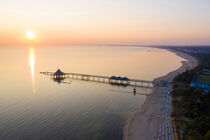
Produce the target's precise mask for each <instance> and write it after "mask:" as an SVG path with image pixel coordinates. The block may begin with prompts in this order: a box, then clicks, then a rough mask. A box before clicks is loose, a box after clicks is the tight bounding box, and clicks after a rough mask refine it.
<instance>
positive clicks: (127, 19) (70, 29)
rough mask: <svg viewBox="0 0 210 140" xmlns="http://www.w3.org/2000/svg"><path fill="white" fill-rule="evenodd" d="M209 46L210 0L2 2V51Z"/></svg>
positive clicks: (5, 0) (21, 0) (0, 34)
mask: <svg viewBox="0 0 210 140" xmlns="http://www.w3.org/2000/svg"><path fill="white" fill-rule="evenodd" d="M28 30H33V31H34V32H35V33H36V36H37V40H36V42H34V43H36V44H39V45H71V44H73V45H74V44H78V45H79V44H101V45H103V44H127V45H129V44H139V45H210V0H1V1H0V45H1V46H9V45H24V44H27V43H28V42H27V41H26V40H24V35H25V33H26V32H27V31H28Z"/></svg>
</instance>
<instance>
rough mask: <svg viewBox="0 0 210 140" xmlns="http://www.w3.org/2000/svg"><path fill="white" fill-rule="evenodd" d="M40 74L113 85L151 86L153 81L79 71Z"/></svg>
mask: <svg viewBox="0 0 210 140" xmlns="http://www.w3.org/2000/svg"><path fill="white" fill-rule="evenodd" d="M40 73H41V74H45V75H49V76H50V77H51V78H53V79H55V78H63V79H65V78H71V79H78V80H85V81H95V82H101V83H109V84H113V85H124V86H138V87H153V86H154V82H153V81H148V80H137V79H129V78H127V77H116V76H112V77H108V76H99V75H89V74H79V73H63V72H61V71H60V73H58V74H56V72H40Z"/></svg>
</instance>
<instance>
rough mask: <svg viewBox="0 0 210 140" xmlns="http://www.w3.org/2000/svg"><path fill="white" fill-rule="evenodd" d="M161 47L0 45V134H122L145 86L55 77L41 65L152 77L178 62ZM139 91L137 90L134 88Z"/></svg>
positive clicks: (10, 139) (114, 139)
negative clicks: (44, 72)
mask: <svg viewBox="0 0 210 140" xmlns="http://www.w3.org/2000/svg"><path fill="white" fill-rule="evenodd" d="M181 61H183V59H182V58H180V57H178V56H176V55H175V54H174V53H172V52H169V51H167V50H162V49H157V48H145V47H120V46H118V47H113V46H70V47H69V46H68V47H65V46H59V47H46V48H45V47H42V48H38V47H37V48H36V46H34V47H33V46H31V47H25V48H15V47H2V48H0V63H1V69H0V73H1V79H3V80H1V81H0V85H1V87H0V126H1V127H0V132H1V133H0V139H4V140H14V139H21V140H28V139H30V140H38V139H41V140H46V139H50V140H56V139H71V140H77V139H81V140H83V139H100V140H102V139H104V140H107V139H109V140H118V139H122V137H123V127H124V125H125V122H126V119H127V118H128V117H129V115H130V114H131V113H132V112H134V111H135V110H137V109H138V108H140V107H141V106H142V104H143V103H144V101H145V99H146V96H145V95H141V94H140V93H144V94H150V93H151V89H149V88H137V94H136V95H134V94H133V93H132V90H133V87H129V86H127V87H123V86H113V85H109V84H103V83H97V82H87V81H79V80H73V79H65V80H64V82H66V83H70V84H64V83H57V82H55V81H53V80H52V79H50V77H48V76H46V75H41V74H40V72H41V71H56V70H57V69H58V68H60V69H61V70H62V71H64V72H74V73H83V74H94V75H103V76H113V75H115V76H123V77H124V76H126V77H128V78H135V79H142V80H153V79H154V78H156V77H159V76H162V75H165V74H167V73H168V72H170V71H172V70H175V69H178V68H179V67H180V66H181ZM138 93H139V94H138Z"/></svg>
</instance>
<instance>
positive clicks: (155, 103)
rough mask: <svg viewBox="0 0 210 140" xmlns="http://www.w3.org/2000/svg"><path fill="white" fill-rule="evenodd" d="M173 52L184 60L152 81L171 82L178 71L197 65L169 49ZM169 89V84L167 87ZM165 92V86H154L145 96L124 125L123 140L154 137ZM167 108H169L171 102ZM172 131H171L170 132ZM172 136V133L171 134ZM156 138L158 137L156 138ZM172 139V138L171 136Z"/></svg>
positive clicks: (181, 54) (183, 54)
mask: <svg viewBox="0 0 210 140" xmlns="http://www.w3.org/2000/svg"><path fill="white" fill-rule="evenodd" d="M169 51H171V52H173V53H175V54H176V55H177V56H180V57H182V58H184V59H185V60H186V61H182V66H181V67H180V68H179V69H177V70H174V71H172V72H169V73H168V74H167V75H165V76H162V77H159V78H156V79H154V82H158V81H161V80H168V81H169V82H172V80H173V79H174V77H175V76H177V75H178V74H179V73H182V72H184V71H186V69H188V70H189V69H193V68H194V67H196V66H197V65H198V61H197V60H196V59H195V58H194V57H192V56H190V55H188V54H185V53H182V52H179V51H175V50H169ZM168 88H169V89H170V90H171V88H172V87H171V85H170V86H169V87H168ZM164 92H165V87H161V86H154V87H153V91H152V93H151V94H150V95H149V96H148V97H147V99H146V101H145V103H144V104H143V106H142V107H141V108H140V109H139V110H137V111H135V112H134V113H133V114H132V115H131V116H130V117H129V118H128V120H127V122H126V124H125V127H124V137H123V139H124V140H151V139H154V135H157V134H155V133H156V132H157V130H159V128H160V127H162V126H161V125H162V124H160V120H161V119H162V118H161V116H160V114H159V113H160V110H161V109H162V108H161V106H162V102H161V100H162V98H163V93H164ZM168 108H171V104H170V105H169V107H168ZM167 121H172V118H171V117H170V115H168V117H167ZM171 133H172V132H171ZM173 137H174V134H173ZM157 139H158V138H157ZM164 139H165V138H164ZM172 139H174V138H172Z"/></svg>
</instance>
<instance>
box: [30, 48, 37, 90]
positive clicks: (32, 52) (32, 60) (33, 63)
mask: <svg viewBox="0 0 210 140" xmlns="http://www.w3.org/2000/svg"><path fill="white" fill-rule="evenodd" d="M29 66H30V69H31V80H32V89H33V93H36V88H35V78H34V68H35V56H34V49H33V48H32V47H30V52H29Z"/></svg>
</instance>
